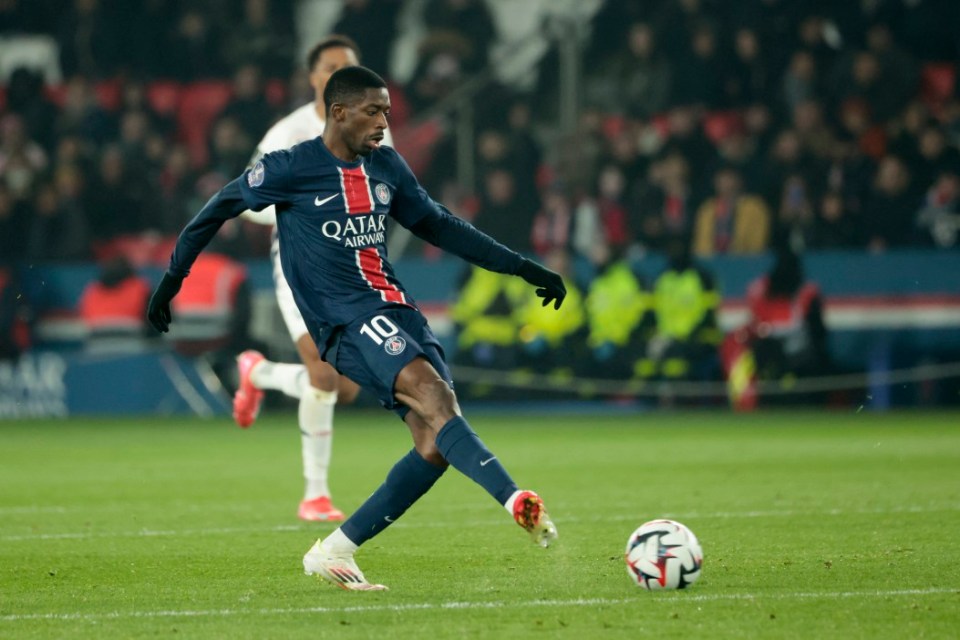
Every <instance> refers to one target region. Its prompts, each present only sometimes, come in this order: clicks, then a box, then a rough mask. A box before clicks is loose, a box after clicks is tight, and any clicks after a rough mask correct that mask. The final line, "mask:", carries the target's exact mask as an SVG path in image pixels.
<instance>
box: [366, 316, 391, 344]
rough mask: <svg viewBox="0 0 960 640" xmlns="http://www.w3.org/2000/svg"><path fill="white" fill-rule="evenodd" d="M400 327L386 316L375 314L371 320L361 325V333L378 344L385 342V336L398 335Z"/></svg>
mask: <svg viewBox="0 0 960 640" xmlns="http://www.w3.org/2000/svg"><path fill="white" fill-rule="evenodd" d="M399 331H400V329H398V328H397V325H395V324H393V322H391V321H390V319H389V318H387V317H386V316H374V317H372V318H370V322H364V323H363V325H362V326H361V327H360V333H361V335H365V336H367V337H368V338H370V339H371V340H373V341H374V342H375V343H376V344H377V345H381V344H383V340H384V338H389V337H391V336H395V335H397V333H398V332H399Z"/></svg>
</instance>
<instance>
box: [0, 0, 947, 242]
mask: <svg viewBox="0 0 960 640" xmlns="http://www.w3.org/2000/svg"><path fill="white" fill-rule="evenodd" d="M61 4H62V3H59V2H53V1H51V0H31V1H30V2H26V1H24V0H17V1H14V2H7V3H4V5H3V7H0V32H2V33H6V34H11V33H22V32H26V33H41V34H43V33H46V34H49V35H51V36H53V37H54V38H56V41H57V44H58V45H59V51H60V67H61V69H62V72H63V75H64V78H65V80H64V82H63V83H62V84H61V85H58V86H49V85H46V84H45V83H44V81H43V78H42V77H41V76H40V75H39V74H38V73H37V72H35V71H33V70H30V69H27V68H21V69H17V70H16V71H14V72H13V73H12V74H11V75H10V78H9V81H8V82H7V84H6V87H5V90H4V92H3V102H2V104H3V107H2V112H0V173H2V176H3V180H0V224H2V233H0V238H2V242H3V243H4V244H3V246H2V252H0V253H2V255H3V256H4V259H10V258H21V257H25V258H29V259H32V260H73V259H85V258H90V257H96V256H97V255H98V253H97V248H98V246H103V245H104V244H105V243H109V242H110V241H111V240H113V239H115V238H117V237H120V236H126V237H129V236H130V235H136V234H141V233H144V232H155V233H157V234H161V235H163V234H170V233H174V232H176V231H177V230H178V229H179V228H181V226H182V225H183V223H184V222H185V220H186V219H187V218H188V217H189V216H190V215H191V214H192V213H193V212H194V211H195V210H196V209H197V208H198V206H199V205H200V204H201V203H202V202H203V201H204V200H205V199H206V198H207V197H208V196H209V195H210V194H212V193H213V192H214V191H215V190H216V189H217V188H218V187H219V186H220V185H222V184H223V183H224V181H225V180H227V179H229V178H231V177H233V176H234V175H236V174H237V173H239V172H240V171H241V170H242V169H243V168H244V166H245V164H246V162H247V161H248V159H249V157H250V156H251V153H252V150H253V146H254V145H255V144H256V141H257V140H259V138H260V137H261V135H262V134H263V133H264V132H265V131H266V129H267V128H268V127H269V126H270V124H271V123H272V122H273V121H275V120H276V119H277V118H278V117H280V116H282V115H283V114H285V113H287V112H288V111H289V110H291V109H292V108H293V107H295V106H298V105H299V104H302V103H304V102H305V101H307V100H309V99H310V92H309V87H308V86H307V84H306V82H305V72H304V70H303V65H302V64H300V62H301V61H299V60H296V59H295V52H294V45H293V43H294V42H295V37H294V31H293V20H294V8H295V7H294V5H295V2H293V0H246V1H245V2H243V3H241V4H240V5H236V3H228V2H222V1H218V0H207V1H205V2H190V3H186V2H157V1H152V0H139V1H132V2H118V1H116V0H74V1H73V2H70V3H67V7H66V10H63V8H62V7H61ZM400 9H401V3H400V2H396V1H389V0H383V1H381V2H371V1H369V0H347V1H346V2H345V3H344V11H343V14H342V15H341V16H340V19H339V20H338V22H337V23H336V25H335V30H336V31H339V32H343V33H346V34H347V35H349V36H351V37H353V38H354V39H356V40H357V42H358V43H359V44H360V48H361V50H362V51H363V52H364V62H365V63H366V64H368V65H370V66H372V67H374V68H379V69H382V70H386V69H387V68H388V67H389V65H388V55H389V52H390V50H391V47H392V46H393V43H394V40H395V38H396V35H397V23H398V20H397V15H398V13H399V11H400ZM421 19H422V20H423V23H424V24H425V26H426V31H425V34H426V35H425V36H424V38H423V40H422V42H421V44H420V47H419V50H418V53H419V58H418V60H419V61H418V64H417V70H416V72H415V73H414V76H413V78H412V79H411V80H410V81H409V82H408V83H406V84H405V85H404V86H400V85H395V86H392V97H393V99H394V103H395V109H394V111H395V115H396V116H397V118H396V120H395V121H394V123H393V125H394V127H395V129H396V131H395V134H396V137H398V138H399V139H401V140H404V141H405V142H406V144H408V145H410V144H412V145H414V146H416V144H417V141H416V140H413V141H412V142H411V141H409V140H406V139H405V138H404V136H403V129H404V127H405V126H406V125H408V124H409V122H410V121H411V120H414V119H416V118H417V116H418V114H420V113H422V112H423V111H424V110H426V109H428V108H429V107H430V106H432V105H433V104H435V103H436V101H437V100H439V99H441V98H442V97H443V96H445V95H447V94H448V93H449V92H450V91H451V90H452V89H453V88H454V87H456V86H457V85H458V84H459V83H460V82H462V81H463V80H464V79H466V78H469V77H471V75H472V74H475V73H476V72H478V71H480V70H482V69H484V68H485V67H486V66H487V65H488V64H489V51H490V48H491V46H492V45H493V43H494V42H495V41H496V39H497V36H498V34H497V30H496V27H495V24H496V23H495V21H494V19H493V16H492V14H491V12H490V10H489V8H488V6H487V4H486V3H484V2H482V1H481V0H428V1H427V2H425V4H424V7H423V12H422V16H421ZM958 23H960V5H958V4H957V3H955V2H950V1H949V0H916V1H904V0H872V1H864V2H846V3H834V2H822V1H817V0H804V1H790V2H787V1H785V0H748V1H744V2H738V3H736V6H735V7H734V8H730V7H727V6H726V5H725V3H721V2H717V1H711V0H634V1H631V2H626V1H618V0H610V1H609V2H606V3H605V4H603V5H602V6H601V8H600V10H599V12H598V13H597V14H596V15H595V16H594V19H593V21H592V23H591V25H590V32H589V33H590V36H589V40H588V42H586V43H585V46H584V47H583V70H584V72H583V78H582V85H583V92H582V93H583V95H582V101H583V105H582V107H583V108H582V111H581V116H580V121H579V127H578V129H577V130H576V131H575V132H572V133H567V134H566V135H563V136H559V135H557V132H556V129H555V127H554V115H555V112H556V110H557V100H558V98H557V84H558V79H557V76H558V74H557V72H556V65H557V55H556V52H555V51H551V52H550V53H548V54H547V55H546V56H545V58H544V59H543V60H542V61H541V63H540V69H539V82H538V84H537V86H536V87H535V88H534V89H533V90H531V91H527V92H520V91H518V90H516V89H508V88H506V87H500V86H490V87H488V88H487V89H486V90H485V91H484V92H483V93H482V94H481V95H480V96H478V97H477V99H476V103H477V105H476V106H477V109H476V111H477V113H476V119H475V122H476V129H477V130H476V156H477V167H478V171H477V176H478V177H477V184H475V185H464V184H458V183H457V182H456V173H455V171H456V162H455V159H454V155H455V154H454V153H453V143H452V136H449V135H448V136H446V137H444V136H441V137H440V139H439V140H434V141H432V142H433V143H434V144H433V146H432V147H431V148H430V149H429V151H430V153H429V155H428V157H427V158H426V160H425V161H423V162H422V163H421V164H420V167H419V168H420V169H421V171H420V174H421V179H422V181H423V182H424V184H425V185H426V186H427V187H428V188H429V189H431V190H432V191H433V192H434V193H436V194H437V195H438V196H439V197H441V199H444V200H446V203H447V204H448V205H449V206H450V207H451V208H452V209H453V210H454V211H456V212H458V213H459V214H461V215H464V216H466V217H470V218H472V219H473V220H474V221H475V222H476V224H477V225H478V226H480V227H481V228H483V229H485V230H488V231H490V232H491V233H493V234H494V235H496V236H498V237H501V238H503V239H505V240H507V241H508V242H511V243H513V244H514V245H517V246H519V247H520V248H522V249H525V250H528V251H533V252H536V253H538V254H541V255H545V254H546V253H548V252H549V251H551V250H553V249H558V248H562V249H566V250H571V251H573V252H574V253H575V254H577V255H579V256H580V257H582V258H586V259H588V260H593V261H596V260H597V259H598V258H597V255H599V254H603V253H605V252H606V251H607V249H609V248H612V249H617V250H621V249H626V250H628V251H630V252H633V253H634V254H637V253H642V252H645V251H649V250H656V251H663V250H664V248H665V243H666V242H667V241H668V240H669V239H670V237H671V236H674V235H677V234H686V235H687V236H689V238H690V241H691V242H692V247H693V251H694V253H695V254H696V255H699V256H709V255H714V254H724V253H755V252H760V251H764V250H767V249H768V248H769V247H770V246H771V243H773V242H775V241H780V240H783V241H786V242H789V243H790V245H791V246H792V247H793V248H794V249H795V250H798V251H805V250H808V249H831V248H866V249H870V250H873V251H881V250H883V249H885V248H890V247H902V246H941V247H952V246H955V244H956V242H957V234H958V230H960V223H958V222H957V214H958V201H960V151H958V143H960V99H958V95H960V93H958V92H960V83H958V82H957V78H956V75H957V60H958V55H960V54H958V50H960V44H958V43H960V35H958V33H960V32H958V31H957V30H956V29H954V28H951V26H950V25H956V24H958ZM404 150H405V149H401V151H404ZM235 233H236V236H237V237H236V239H235V240H236V243H235V244H236V246H235V247H234V251H235V252H236V253H237V255H241V256H244V255H250V256H255V255H262V254H263V252H264V251H265V250H266V243H265V242H264V241H263V239H262V238H258V237H256V235H255V234H254V237H252V238H251V237H250V235H251V234H250V233H249V232H247V233H242V232H240V231H239V230H237V231H235ZM595 254H597V255H595Z"/></svg>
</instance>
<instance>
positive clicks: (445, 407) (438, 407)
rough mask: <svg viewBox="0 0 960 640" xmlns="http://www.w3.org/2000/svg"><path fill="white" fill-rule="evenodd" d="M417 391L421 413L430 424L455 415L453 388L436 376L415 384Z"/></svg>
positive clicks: (443, 420)
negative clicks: (433, 378)
mask: <svg viewBox="0 0 960 640" xmlns="http://www.w3.org/2000/svg"><path fill="white" fill-rule="evenodd" d="M417 392H418V396H419V400H420V406H421V407H422V410H421V415H423V417H424V418H426V419H427V422H428V423H430V424H434V423H436V421H437V420H440V421H442V422H445V421H446V420H449V419H450V418H452V417H453V416H454V415H456V407H457V398H456V396H455V395H454V393H453V389H451V388H450V386H449V385H448V384H447V383H446V382H444V381H443V380H441V379H439V378H437V379H435V380H425V381H423V382H421V383H419V384H418V385H417Z"/></svg>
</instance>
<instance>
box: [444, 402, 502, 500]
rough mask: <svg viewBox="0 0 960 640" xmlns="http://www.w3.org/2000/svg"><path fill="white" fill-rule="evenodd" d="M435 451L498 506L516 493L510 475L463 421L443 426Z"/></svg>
mask: <svg viewBox="0 0 960 640" xmlns="http://www.w3.org/2000/svg"><path fill="white" fill-rule="evenodd" d="M437 449H439V450H440V454H441V455H442V456H443V457H444V458H445V459H446V460H447V462H449V463H450V464H451V465H453V467H454V469H456V470H457V471H459V472H460V473H462V474H463V475H465V476H467V477H468V478H470V479H471V480H473V481H474V482H476V483H477V484H479V485H480V486H481V487H483V488H484V489H486V490H487V493H489V494H490V495H491V496H493V497H494V498H495V499H496V501H497V502H499V503H500V504H505V503H506V501H507V499H508V498H509V497H510V496H511V495H513V493H514V492H515V491H516V490H517V485H516V484H514V482H513V480H512V479H511V478H510V474H508V473H507V470H506V469H504V468H503V465H502V464H500V461H499V460H497V457H496V456H495V455H493V454H492V453H490V450H489V449H487V447H486V445H484V444H483V441H482V440H480V438H479V437H478V436H477V434H476V433H474V432H473V429H471V428H470V425H469V424H467V421H466V420H464V419H463V417H461V416H457V417H455V418H453V419H451V420H450V421H449V422H448V423H447V424H445V425H443V428H442V429H440V432H439V433H438V434H437Z"/></svg>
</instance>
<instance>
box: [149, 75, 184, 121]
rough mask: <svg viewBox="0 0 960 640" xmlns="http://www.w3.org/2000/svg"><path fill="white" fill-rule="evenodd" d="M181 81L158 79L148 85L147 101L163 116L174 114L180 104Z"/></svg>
mask: <svg viewBox="0 0 960 640" xmlns="http://www.w3.org/2000/svg"><path fill="white" fill-rule="evenodd" d="M180 90H181V89H180V83H179V82H173V81H170V80H158V81H156V82H151V83H150V84H149V85H147V103H148V104H149V105H150V108H152V109H153V110H154V111H156V112H157V113H159V114H160V115H162V116H172V115H174V114H175V113H176V111H177V106H178V105H179V104H180Z"/></svg>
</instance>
